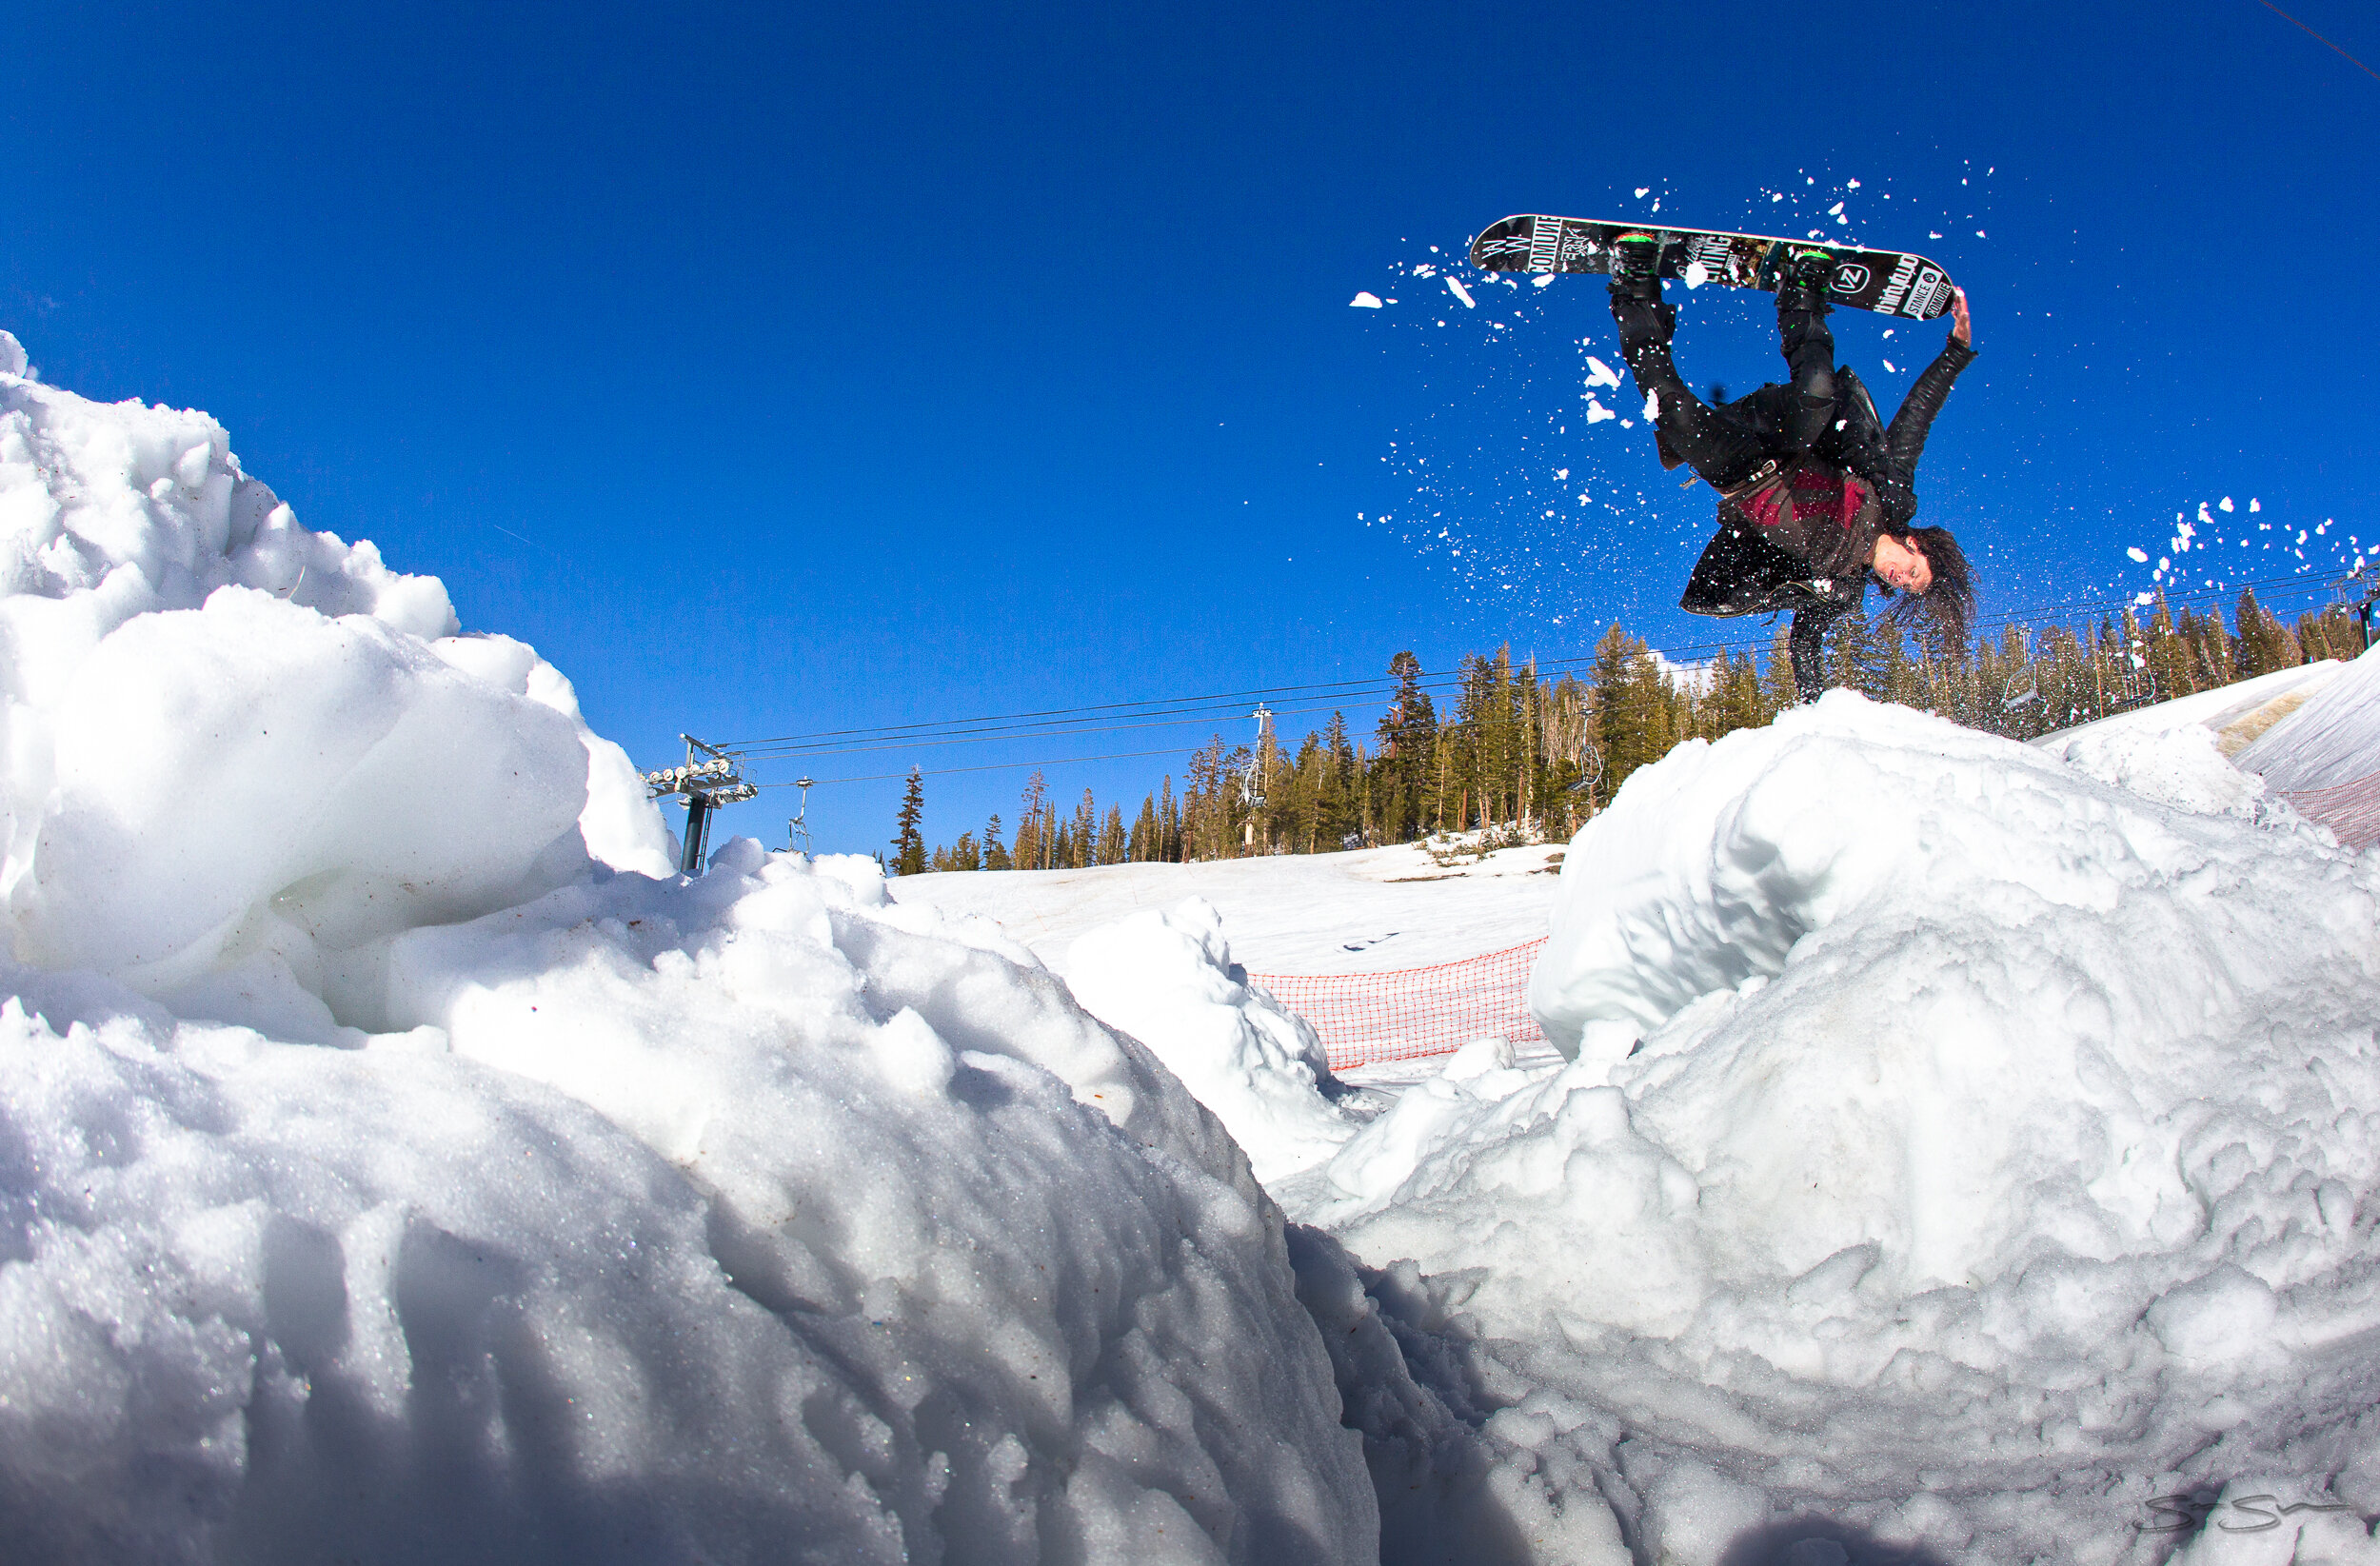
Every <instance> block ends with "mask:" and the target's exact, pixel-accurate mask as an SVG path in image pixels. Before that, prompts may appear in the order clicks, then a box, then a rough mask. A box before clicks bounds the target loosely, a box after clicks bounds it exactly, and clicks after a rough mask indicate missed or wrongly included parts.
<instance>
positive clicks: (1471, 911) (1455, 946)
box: [892, 833, 1561, 974]
mask: <svg viewBox="0 0 2380 1566" xmlns="http://www.w3.org/2000/svg"><path fill="white" fill-rule="evenodd" d="M1477 837H1478V834H1476V833H1474V834H1472V835H1471V838H1470V840H1468V841H1472V842H1476V840H1477ZM1461 841H1464V840H1454V839H1449V840H1447V845H1446V847H1445V848H1442V849H1441V852H1440V853H1439V854H1438V855H1436V856H1433V855H1432V854H1431V853H1430V852H1429V850H1428V848H1427V847H1425V846H1424V845H1422V844H1419V843H1404V844H1400V845H1398V846H1397V847H1393V848H1358V849H1351V850H1348V851H1346V852H1342V853H1336V854H1290V855H1280V856H1277V857H1273V858H1266V859H1242V860H1220V861H1211V862H1204V863H1195V864H1117V865H1103V866H1101V867H1099V868H1096V869H1089V870H1024V871H1014V870H1011V871H997V872H981V871H979V872H972V873H955V874H936V875H923V876H907V877H903V878H902V879H901V880H900V881H898V882H894V884H893V888H892V896H893V900H894V901H895V902H902V903H924V904H928V905H930V906H933V907H936V908H940V909H942V910H943V911H944V912H947V913H953V914H969V915H978V916H981V917H983V918H987V919H991V920H994V921H997V922H998V923H999V924H1000V926H1001V928H1002V931H1004V932H1005V933H1006V934H1007V935H1008V937H1009V938H1010V939H1011V940H1014V941H1017V942H1021V943H1022V944H1023V945H1024V946H1026V947H1027V948H1028V949H1030V950H1031V951H1033V952H1034V953H1035V954H1036V955H1037V956H1039V957H1041V958H1042V959H1043V960H1044V961H1056V960H1057V959H1058V958H1059V957H1060V956H1061V955H1062V954H1063V953H1064V952H1065V950H1066V949H1067V948H1068V947H1069V946H1070V945H1071V944H1072V943H1073V942H1075V940H1076V939H1078V938H1079V937H1081V935H1083V934H1084V933H1086V932H1088V931H1090V930H1093V929H1097V928H1098V927H1100V926H1101V925H1103V924H1108V923H1112V922H1115V921H1117V920H1120V919H1122V918H1124V917H1125V916H1126V915H1129V914H1135V913H1141V912H1145V911H1149V910H1152V909H1165V908H1171V907H1173V906H1175V905H1177V904H1179V903H1180V902H1182V901H1183V900H1185V899H1187V898H1193V897H1195V898H1198V899H1200V900H1201V901H1203V902H1206V903H1208V904H1210V905H1211V906H1213V907H1214V908H1215V909H1216V910H1217V911H1218V912H1219V913H1220V915H1221V917H1222V921H1223V925H1224V927H1225V928H1226V929H1228V930H1229V931H1230V933H1231V945H1232V951H1233V953H1234V954H1235V955H1236V957H1237V958H1238V960H1239V961H1241V962H1242V963H1244V964H1246V965H1247V966H1248V967H1250V968H1253V969H1255V970H1256V971H1258V972H1260V973H1301V974H1302V973H1313V974H1336V973H1381V972H1387V971H1391V970H1394V969H1398V968H1416V967H1422V966H1426V965H1427V964H1430V963H1433V962H1447V961H1455V960H1457V959H1459V958H1465V957H1476V956H1478V954H1479V953H1481V952H1486V951H1495V950H1497V949H1499V948H1501V947H1505V946H1511V945H1516V944H1517V943H1519V942H1523V941H1534V940H1536V939H1537V937H1539V936H1541V935H1543V934H1544V933H1545V922H1546V919H1547V917H1548V916H1549V915H1550V914H1551V913H1552V912H1553V908H1554V898H1555V893H1556V890H1557V885H1556V881H1555V876H1554V874H1553V872H1554V871H1555V870H1556V869H1557V867H1558V865H1559V864H1560V862H1561V845H1560V844H1558V843H1556V844H1552V845H1550V846H1532V847H1522V848H1505V849H1499V850H1497V851H1494V852H1492V853H1489V854H1487V855H1485V856H1483V857H1482V856H1478V855H1474V854H1470V853H1464V852H1457V851H1451V850H1452V849H1454V848H1455V847H1456V846H1457V845H1458V842H1461ZM1441 860H1444V861H1447V862H1440V861H1441Z"/></svg>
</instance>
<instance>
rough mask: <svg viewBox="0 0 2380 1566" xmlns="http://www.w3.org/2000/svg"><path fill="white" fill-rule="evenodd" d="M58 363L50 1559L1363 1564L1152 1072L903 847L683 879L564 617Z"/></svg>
mask: <svg viewBox="0 0 2380 1566" xmlns="http://www.w3.org/2000/svg"><path fill="white" fill-rule="evenodd" d="M25 371H26V365H25V360H24V356H23V353H22V351H21V349H19V348H18V347H17V345H16V342H15V340H14V339H13V338H10V337H8V336H7V335H6V334H0V684H4V686H5V691H4V694H5V697H6V701H5V703H4V704H0V843H4V845H5V858H0V906H4V907H5V917H6V919H7V930H8V937H9V947H10V955H9V957H8V959H6V960H4V961H0V1537H5V1538H6V1539H7V1541H8V1544H7V1548H6V1552H5V1553H6V1554H7V1556H8V1557H9V1559H10V1560H11V1561H24V1562H39V1561H88V1560H100V1559H110V1560H143V1561H152V1560H153V1561H205V1560H243V1561H285V1560H286V1561H317V1560H327V1559H343V1560H385V1561H421V1560H429V1559H436V1560H441V1561H447V1560H453V1561H466V1560H490V1561H495V1560H502V1561H506V1562H512V1561H521V1560H554V1561H565V1560H566V1561H573V1562H579V1561H607V1560H608V1561H621V1562H637V1563H646V1562H657V1561H816V1562H837V1563H842V1562H863V1561H885V1562H891V1561H933V1562H975V1561H982V1562H1018V1563H1023V1562H1036V1561H1075V1562H1094V1561H1124V1560H1132V1561H1167V1562H1200V1563H1209V1562H1249V1563H1255V1562H1283V1563H1289V1562H1299V1563H1302V1562H1308V1561H1345V1562H1358V1561H1368V1560H1371V1559H1373V1558H1374V1557H1375V1555H1376V1552H1377V1538H1378V1516H1377V1510H1376V1502H1375V1500H1374V1495H1373V1491H1372V1487H1371V1485H1370V1483H1369V1482H1368V1480H1367V1477H1366V1475H1365V1471H1364V1467H1363V1459H1362V1457H1361V1449H1360V1445H1359V1438H1358V1437H1357V1436H1356V1435H1355V1434H1354V1433H1352V1432H1350V1431H1348V1430H1345V1429H1343V1428H1342V1427H1341V1425H1340V1423H1339V1396H1338V1393H1337V1390H1336V1387H1335V1384H1334V1378H1333V1377H1334V1373H1333V1367H1332V1365H1331V1362H1330V1361H1329V1359H1328V1358H1326V1355H1325V1352H1324V1350H1323V1347H1322V1345H1321V1344H1320V1343H1319V1339H1318V1337H1317V1334H1316V1332H1315V1328H1314V1325H1313V1320H1312V1318H1311V1317H1310V1316H1309V1315H1308V1314H1307V1313H1306V1311H1305V1310H1304V1309H1303V1308H1302V1307H1301V1306H1300V1304H1299V1301H1298V1299H1297V1298H1296V1295H1295V1289H1296V1280H1295V1278H1294V1276H1293V1273H1292V1270H1291V1266H1290V1261H1289V1259H1288V1256H1287V1254H1286V1251H1285V1248H1284V1241H1283V1234H1282V1224H1281V1219H1280V1215H1279V1210H1278V1209H1277V1208H1276V1207H1275V1206H1274V1204H1273V1203H1272V1201H1271V1200H1270V1199H1268V1198H1267V1196H1266V1195H1265V1193H1264V1192H1263V1190H1262V1189H1261V1188H1260V1187H1259V1185H1258V1183H1257V1182H1256V1179H1254V1177H1253V1175H1252V1174H1251V1172H1250V1169H1249V1166H1248V1163H1247V1161H1246V1160H1245V1159H1244V1157H1243V1156H1242V1155H1241V1153H1240V1150H1239V1148H1238V1147H1237V1146H1235V1145H1234V1144H1233V1142H1232V1141H1231V1140H1230V1139H1229V1137H1228V1136H1227V1135H1226V1134H1225V1132H1224V1130H1223V1128H1222V1126H1221V1125H1220V1122H1219V1121H1218V1120H1216V1118H1215V1117H1214V1116H1213V1115H1212V1114H1210V1113H1209V1112H1208V1111H1206V1110H1205V1109H1203V1108H1202V1107H1200V1104H1199V1103H1198V1102H1196V1101H1195V1100H1193V1098H1192V1097H1191V1096H1190V1095H1189V1094H1188V1093H1187V1092H1186V1091H1184V1089H1183V1088H1182V1086H1181V1084H1180V1082H1179V1081H1178V1080H1176V1079H1175V1078H1174V1077H1173V1076H1172V1075H1171V1074H1169V1073H1168V1072H1167V1071H1166V1070H1165V1069H1164V1068H1163V1067H1162V1066H1161V1065H1160V1064H1159V1063H1158V1061H1157V1060H1156V1059H1155V1057H1153V1056H1152V1055H1151V1054H1150V1053H1149V1052H1148V1050H1146V1049H1145V1048H1143V1047H1142V1046H1141V1045H1140V1043H1138V1042H1137V1041H1134V1040H1132V1039H1131V1038H1129V1037H1127V1036H1124V1035H1121V1034H1120V1033H1119V1032H1117V1031H1116V1030H1114V1029H1111V1028H1109V1027H1107V1026H1105V1025H1103V1024H1101V1022H1099V1021H1096V1020H1095V1019H1093V1018H1092V1017H1091V1016H1090V1015H1088V1014H1087V1013H1085V1012H1084V1011H1083V1010H1082V1009H1081V1006H1080V1005H1078V1004H1077V1003H1076V1002H1075V1001H1074V1000H1073V998H1072V997H1071V996H1070V994H1069V993H1068V992H1067V990H1066V988H1065V986H1064V985H1063V984H1061V982H1059V981H1057V980H1056V979H1054V978H1053V977H1052V976H1051V975H1050V974H1049V973H1048V972H1047V971H1045V970H1044V969H1043V968H1042V967H1041V964H1040V963H1039V962H1038V961H1036V960H1035V959H1034V958H1033V957H1032V956H1031V954H1030V953H1028V952H1026V951H1025V950H1024V949H1023V948H1022V947H1021V946H1018V945H1016V944H1014V943H1013V942H1008V941H1007V940H1005V939H1004V938H1002V937H1001V936H1000V935H999V934H998V933H997V931H995V930H994V929H992V928H991V927H990V926H989V925H988V924H985V923H983V922H969V921H965V920H950V919H944V918H943V917H942V916H941V915H939V914H937V913H935V912H934V911H933V910H931V909H926V908H897V907H894V906H893V905H892V904H891V903H890V902H888V900H887V899H886V897H885V893H884V888H883V882H882V879H881V877H880V876H879V875H878V873H877V871H876V869H875V867H874V866H873V865H872V864H869V863H867V862H855V861H847V860H846V861H835V860H827V861H821V862H808V861H806V860H803V859H800V858H798V857H794V856H784V855H780V856H771V855H768V854H766V853H764V852H763V851H762V850H761V849H760V848H758V847H757V846H756V845H754V844H752V843H750V842H735V843H731V844H730V845H729V846H728V847H727V848H726V849H725V850H724V851H723V852H722V854H721V855H720V856H719V858H718V859H716V860H715V861H714V862H713V865H712V868H711V871H710V873H709V874H708V875H707V876H705V877H704V878H702V879H700V880H697V881H692V882H689V881H686V880H684V879H682V878H679V877H677V876H674V875H672V874H670V873H669V857H668V849H669V843H668V841H667V837H666V834H665V833H664V830H663V829H662V825H661V822H660V818H659V816H658V814H657V812H655V810H654V809H653V807H652V806H651V805H650V804H649V803H646V802H645V799H644V797H643V790H642V788H641V786H640V785H639V784H638V782H637V779H636V775H635V772H634V770H633V768H632V767H630V765H629V764H628V762H627V760H626V758H625V756H624V755H622V754H621V752H620V751H619V749H618V747H617V746H614V745H611V744H609V743H607V742H605V741H602V740H600V739H598V738H597V737H595V736H593V735H591V734H590V733H589V732H588V731H587V728H586V725H585V723H584V722H583V721H582V719H581V717H580V714H579V712H578V708H577V704H576V702H575V700H574V699H573V697H572V695H571V692H570V687H569V685H568V684H567V682H566V681H565V680H564V679H563V678H562V677H561V675H560V674H558V673H557V672H556V671H555V670H553V669H552V668H551V667H550V666H548V665H547V664H545V663H544V662H543V661H542V660H540V659H539V658H538V657H537V656H536V654H535V653H534V652H533V651H531V650H530V649H529V648H527V647H526V646H524V645H522V644H519V643H517V642H512V641H509V640H507V639H505V638H502V637H493V636H470V635H461V634H458V627H457V625H456V624H455V617H454V613H453V610H452V608H451V606H450V605H449V603H448V600H447V597H446V591H445V589H444V588H443V587H442V586H440V585H439V584H438V583H436V582H435V581H433V580H430V579H427V578H421V577H408V576H403V575H399V574H396V573H394V572H391V571H389V570H388V569H387V567H386V566H385V565H383V564H382V563H381V561H380V559H379V557H378V556H377V554H376V553H375V552H374V550H373V549H372V547H371V545H368V544H357V545H346V544H343V543H341V542H340V541H339V540H338V539H336V538H333V537H330V536H329V535H327V534H318V533H312V532H308V531H307V530H306V529H305V528H303V527H301V526H300V525H298V524H297V522H296V519H295V518H294V517H293V516H292V515H291V514H290V511H289V508H288V506H286V505H281V504H280V503H279V502H278V501H277V500H276V499H275V497H274V496H273V495H272V493H271V491H270V490H269V489H268V488H266V487H265V486H263V485H261V484H259V483H257V482H256V481H254V480H252V479H249V478H248V477H247V476H246V475H245V474H244V473H243V472H242V471H241V469H240V466H239V464H238V462H237V460H236V459H235V458H234V457H233V456H232V455H231V453H230V450H229V448H228V442H227V439H226V437H225V434H224V431H223V430H222V428H221V427H220V426H217V425H216V424H215V423H214V422H213V421H212V420H210V419H208V418H207V417H206V416H205V415H203V414H197V413H177V412H171V411H169V410H167V409H164V408H150V407H143V406H140V405H138V404H137V403H128V404H125V405H122V406H96V405H93V404H90V403H89V402H86V401H84V400H82V399H80V398H77V397H74V396H72V395H70V394H69V393H66V392H63V391H59V390H56V389H53V388H50V387H45V386H43V385H41V384H40V383H39V382H38V381H36V380H33V379H31V378H30V377H29V376H28V375H27V374H26V373H25ZM458 800H460V801H466V802H467V803H468V808H466V809H458V808H456V807H455V806H454V803H453V802H456V801H458ZM1292 1041H1293V1042H1294V1029H1293V1030H1292ZM1283 1059H1284V1060H1285V1059H1287V1056H1286V1055H1285V1054H1284V1055H1283Z"/></svg>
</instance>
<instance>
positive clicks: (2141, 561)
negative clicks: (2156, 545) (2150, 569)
mask: <svg viewBox="0 0 2380 1566" xmlns="http://www.w3.org/2000/svg"><path fill="white" fill-rule="evenodd" d="M2124 552H2125V553H2126V554H2128V555H2130V556H2132V560H2133V562H2134V563H2135V564H2137V565H2148V564H2149V551H2148V550H2146V549H2142V548H2138V547H2134V548H2131V549H2127V550H2125V551H2124Z"/></svg>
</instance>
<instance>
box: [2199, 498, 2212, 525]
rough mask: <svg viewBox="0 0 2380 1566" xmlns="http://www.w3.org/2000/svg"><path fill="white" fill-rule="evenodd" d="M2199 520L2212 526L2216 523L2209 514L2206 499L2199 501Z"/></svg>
mask: <svg viewBox="0 0 2380 1566" xmlns="http://www.w3.org/2000/svg"><path fill="white" fill-rule="evenodd" d="M2198 520H2199V521H2200V522H2203V523H2205V524H2206V525H2209V526H2210V527H2211V526H2213V525H2214V518H2212V517H2211V516H2209V515H2207V503H2206V502H2205V501H2200V502H2199V503H2198Z"/></svg>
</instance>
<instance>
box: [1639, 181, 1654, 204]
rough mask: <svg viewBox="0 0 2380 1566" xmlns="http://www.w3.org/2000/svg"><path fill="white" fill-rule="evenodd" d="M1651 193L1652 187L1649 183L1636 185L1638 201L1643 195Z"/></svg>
mask: <svg viewBox="0 0 2380 1566" xmlns="http://www.w3.org/2000/svg"><path fill="white" fill-rule="evenodd" d="M1652 193H1653V187H1651V186H1650V185H1639V186H1637V187H1636V199H1637V200H1638V201H1642V200H1643V199H1644V198H1645V197H1647V196H1649V195H1651V194H1652Z"/></svg>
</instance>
